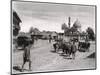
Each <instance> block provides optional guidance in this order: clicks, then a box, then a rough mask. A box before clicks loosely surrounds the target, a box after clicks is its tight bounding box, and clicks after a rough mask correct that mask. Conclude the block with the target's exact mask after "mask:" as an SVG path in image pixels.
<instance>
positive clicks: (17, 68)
mask: <svg viewBox="0 0 100 75" xmlns="http://www.w3.org/2000/svg"><path fill="white" fill-rule="evenodd" d="M13 69H14V70H17V71H20V72H21V68H20V66H13Z"/></svg>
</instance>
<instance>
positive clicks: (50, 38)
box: [49, 35, 52, 43]
mask: <svg viewBox="0 0 100 75" xmlns="http://www.w3.org/2000/svg"><path fill="white" fill-rule="evenodd" d="M51 40H52V37H51V35H49V43H51Z"/></svg>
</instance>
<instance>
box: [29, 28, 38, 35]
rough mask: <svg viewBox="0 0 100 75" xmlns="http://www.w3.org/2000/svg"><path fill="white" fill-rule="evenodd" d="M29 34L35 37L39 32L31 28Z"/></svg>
mask: <svg viewBox="0 0 100 75" xmlns="http://www.w3.org/2000/svg"><path fill="white" fill-rule="evenodd" d="M29 33H31V34H35V35H37V34H39V33H40V31H39V29H38V28H33V27H31V28H30V30H29Z"/></svg>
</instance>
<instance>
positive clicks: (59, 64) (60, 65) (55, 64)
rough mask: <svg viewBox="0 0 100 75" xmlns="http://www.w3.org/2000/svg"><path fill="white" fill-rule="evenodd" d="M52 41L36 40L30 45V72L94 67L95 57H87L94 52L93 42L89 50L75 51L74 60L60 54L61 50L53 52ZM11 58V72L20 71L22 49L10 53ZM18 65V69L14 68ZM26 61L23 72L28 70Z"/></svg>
mask: <svg viewBox="0 0 100 75" xmlns="http://www.w3.org/2000/svg"><path fill="white" fill-rule="evenodd" d="M52 45H53V42H51V43H49V42H48V40H38V41H36V42H35V44H34V45H33V46H32V47H31V60H32V71H31V72H46V71H62V70H80V69H94V68H95V64H96V63H95V58H87V57H88V56H89V55H90V54H92V53H93V52H95V44H91V46H90V50H89V52H79V51H77V52H76V57H75V60H73V59H68V58H66V57H65V56H61V51H59V52H58V53H54V52H53V50H54V49H53V46H52ZM12 58H13V73H22V72H20V69H21V66H22V63H23V51H15V52H13V55H12ZM14 67H19V68H20V69H15V68H14ZM28 68H29V67H28V63H27V64H25V66H24V69H25V70H24V72H23V73H25V72H27V73H28V72H29V73H30V71H28Z"/></svg>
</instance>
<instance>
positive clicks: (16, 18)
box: [13, 11, 22, 36]
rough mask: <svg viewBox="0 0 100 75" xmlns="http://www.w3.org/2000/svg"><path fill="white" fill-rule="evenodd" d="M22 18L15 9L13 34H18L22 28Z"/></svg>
mask: <svg viewBox="0 0 100 75" xmlns="http://www.w3.org/2000/svg"><path fill="white" fill-rule="evenodd" d="M21 22H22V21H21V19H20V18H19V16H18V14H17V13H16V11H13V36H17V35H18V33H19V30H20V23H21Z"/></svg>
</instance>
